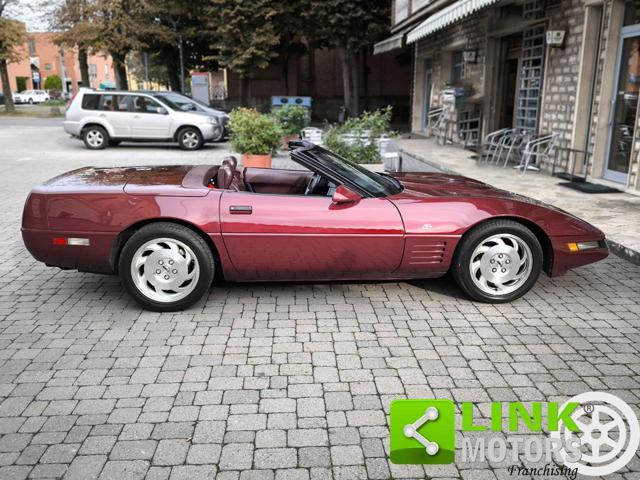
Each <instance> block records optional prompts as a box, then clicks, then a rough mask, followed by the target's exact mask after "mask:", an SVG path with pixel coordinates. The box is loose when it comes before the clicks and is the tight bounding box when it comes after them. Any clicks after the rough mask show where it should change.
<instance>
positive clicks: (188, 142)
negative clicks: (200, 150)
mask: <svg viewBox="0 0 640 480" xmlns="http://www.w3.org/2000/svg"><path fill="white" fill-rule="evenodd" d="M198 143H199V139H198V134H197V133H195V132H185V133H183V134H182V144H183V145H184V146H185V147H187V148H196V147H197V146H198Z"/></svg>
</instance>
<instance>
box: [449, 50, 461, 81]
mask: <svg viewBox="0 0 640 480" xmlns="http://www.w3.org/2000/svg"><path fill="white" fill-rule="evenodd" d="M463 78H464V58H463V55H462V50H455V51H453V52H451V81H452V82H453V83H457V82H460V81H462V79H463Z"/></svg>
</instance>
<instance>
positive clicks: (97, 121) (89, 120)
mask: <svg viewBox="0 0 640 480" xmlns="http://www.w3.org/2000/svg"><path fill="white" fill-rule="evenodd" d="M81 125H82V128H80V132H82V131H84V129H85V128H87V127H90V126H93V125H98V126H100V127H102V128H104V129H105V130H106V131H107V133H108V134H109V137H115V132H114V130H113V127H112V126H111V125H110V124H109V122H107V121H105V120H104V119H102V118H100V117H96V116H94V115H92V116H90V117H85V118H84V119H83V120H82V124H81Z"/></svg>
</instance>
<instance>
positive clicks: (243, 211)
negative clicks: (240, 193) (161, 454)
mask: <svg viewBox="0 0 640 480" xmlns="http://www.w3.org/2000/svg"><path fill="white" fill-rule="evenodd" d="M252 212H253V208H252V207H251V205H231V206H230V207H229V213H231V214H233V215H251V213H252Z"/></svg>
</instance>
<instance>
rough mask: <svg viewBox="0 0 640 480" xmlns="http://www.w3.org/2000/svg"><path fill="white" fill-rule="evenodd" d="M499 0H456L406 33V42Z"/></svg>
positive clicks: (441, 27) (424, 35)
mask: <svg viewBox="0 0 640 480" xmlns="http://www.w3.org/2000/svg"><path fill="white" fill-rule="evenodd" d="M498 1H499V0H458V1H457V2H455V3H452V4H451V5H449V6H448V7H446V8H443V9H442V10H440V11H439V12H438V13H436V14H434V15H432V16H430V17H429V18H427V19H426V20H425V21H424V22H422V23H421V24H420V25H418V26H417V27H416V28H414V29H413V30H411V31H410V32H409V33H408V34H407V43H413V42H415V41H416V40H419V39H421V38H423V37H426V36H427V35H431V34H432V33H434V32H437V31H438V30H442V29H443V28H446V27H448V26H449V25H451V24H453V23H455V22H457V21H458V20H461V19H463V18H465V17H467V16H469V15H471V14H472V13H474V12H477V11H478V10H480V9H482V8H484V7H488V6H489V5H493V4H494V3H497V2H498Z"/></svg>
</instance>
